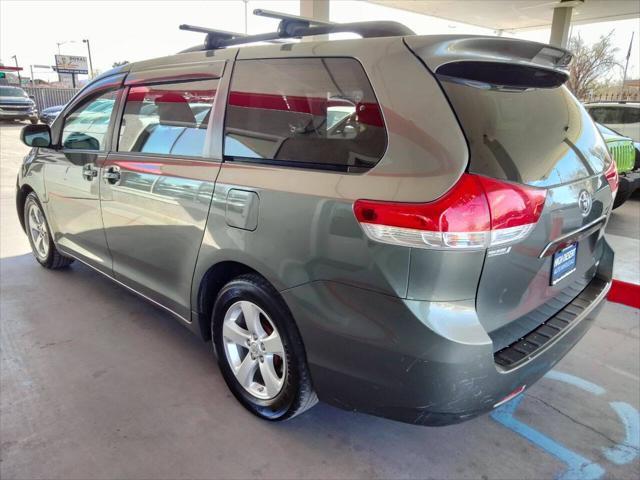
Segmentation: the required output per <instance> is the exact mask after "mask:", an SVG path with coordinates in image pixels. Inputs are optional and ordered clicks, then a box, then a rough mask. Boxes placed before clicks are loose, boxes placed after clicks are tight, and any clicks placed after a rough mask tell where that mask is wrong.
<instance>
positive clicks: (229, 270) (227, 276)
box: [196, 260, 273, 341]
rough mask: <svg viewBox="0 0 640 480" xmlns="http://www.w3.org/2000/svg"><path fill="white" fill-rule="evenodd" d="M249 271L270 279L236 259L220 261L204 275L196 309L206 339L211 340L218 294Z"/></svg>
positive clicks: (199, 287)
mask: <svg viewBox="0 0 640 480" xmlns="http://www.w3.org/2000/svg"><path fill="white" fill-rule="evenodd" d="M247 273H254V274H257V275H260V276H261V277H262V278H264V279H265V280H266V281H267V282H268V281H269V280H268V279H267V277H265V276H264V275H262V274H261V273H260V272H258V271H257V270H256V269H254V268H252V267H250V266H248V265H246V264H245V263H242V262H238V261H235V260H225V261H220V262H218V263H216V264H214V265H212V266H211V267H209V269H208V270H207V271H206V272H205V274H204V275H203V276H202V280H201V281H200V284H199V286H198V294H197V299H196V311H197V314H198V316H197V321H198V328H199V331H200V335H201V336H202V338H203V339H204V340H206V341H208V340H211V326H210V322H211V312H212V311H213V304H214V303H215V300H216V297H217V296H218V292H220V290H221V289H222V287H224V286H225V285H226V284H227V283H228V282H230V281H231V280H233V279H234V278H236V277H238V276H240V275H244V274H247ZM270 283H271V282H270ZM272 285H273V284H272Z"/></svg>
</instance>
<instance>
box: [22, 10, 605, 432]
mask: <svg viewBox="0 0 640 480" xmlns="http://www.w3.org/2000/svg"><path fill="white" fill-rule="evenodd" d="M187 27H188V26H187ZM186 29H195V28H194V27H188V28H186ZM198 31H203V32H204V33H206V34H207V36H206V42H205V45H204V46H199V47H194V48H191V49H189V50H188V51H185V52H182V53H179V54H177V55H172V56H168V57H164V58H159V59H154V60H149V61H142V62H137V63H133V64H128V65H125V66H122V67H119V68H117V69H115V70H112V71H110V72H107V73H105V74H103V75H101V76H100V77H98V78H96V79H95V80H93V81H92V82H91V83H90V84H89V85H87V86H86V87H85V88H84V89H83V90H82V91H81V92H80V93H78V94H77V95H76V97H75V98H74V99H73V100H72V101H71V102H70V103H69V104H68V105H67V106H66V107H65V109H64V111H63V112H62V113H61V114H60V115H59V116H58V118H57V119H56V121H55V122H54V123H53V125H52V126H51V127H49V126H47V125H29V126H26V127H24V130H23V132H22V139H23V141H24V142H25V143H26V144H27V145H29V146H31V147H33V148H32V149H31V151H30V152H29V154H28V155H27V156H26V157H25V159H24V164H23V165H22V167H21V169H20V172H19V175H18V181H17V196H16V201H17V209H18V214H19V217H20V221H21V222H22V225H23V227H24V230H25V232H26V234H27V236H28V238H29V241H30V243H31V247H32V249H33V254H34V256H35V258H36V260H37V261H38V262H39V263H40V264H41V265H42V266H44V267H45V268H50V269H58V268H63V267H67V266H68V265H69V264H71V263H72V262H73V261H74V260H78V261H80V262H82V263H84V264H86V265H88V266H89V267H91V268H94V269H96V270H97V271H99V272H101V273H103V274H104V275H107V276H108V277H110V278H112V279H113V280H114V281H115V282H117V283H119V284H120V285H122V286H124V287H126V288H128V289H130V290H132V291H134V292H136V293H138V294H139V295H140V296H142V297H144V298H146V299H147V300H149V301H151V302H153V303H155V304H156V305H158V306H160V307H162V308H164V309H165V310H167V311H169V312H171V313H172V314H173V315H174V316H176V317H177V318H178V319H179V321H180V322H182V323H183V324H184V325H185V326H186V327H188V328H189V329H191V330H192V331H193V332H195V333H196V334H198V335H200V336H201V337H202V338H203V339H204V340H212V344H213V349H214V352H215V354H216V357H217V361H218V363H219V365H220V369H221V371H222V373H223V376H224V379H225V381H226V383H227V384H228V386H229V388H230V390H231V391H232V392H233V394H234V395H235V396H236V397H237V399H238V400H239V401H240V402H241V403H242V404H243V405H244V406H245V407H246V408H247V409H248V410H250V411H251V412H253V413H254V414H256V415H259V416H260V417H263V418H266V419H269V420H284V419H288V418H291V417H293V416H295V415H297V414H299V413H301V412H303V411H305V410H306V409H308V408H310V407H312V406H313V405H314V404H315V403H316V402H317V400H318V399H320V400H322V401H324V402H327V403H330V404H333V405H336V406H338V407H341V408H344V409H348V410H353V411H359V412H367V413H370V414H374V415H379V416H383V417H388V418H392V419H396V420H400V421H404V422H410V423H415V424H423V425H444V424H450V423H455V422H459V421H462V420H465V419H469V418H472V417H474V416H476V415H478V414H481V413H483V412H487V411H490V410H491V409H493V408H495V407H496V406H498V405H501V404H502V403H504V402H506V401H508V400H509V399H511V398H513V397H515V396H516V395H518V394H519V393H521V392H522V391H524V390H525V389H526V388H527V387H529V386H530V385H531V384H533V383H534V382H535V381H536V380H538V379H539V378H540V377H541V376H542V375H544V373H545V372H546V371H548V370H549V369H550V368H552V367H553V366H554V364H556V363H557V362H558V361H559V360H560V359H561V358H562V357H563V356H564V355H565V354H566V353H567V352H568V351H569V350H570V349H571V348H572V347H573V345H574V344H575V343H576V342H577V341H578V340H579V339H580V338H581V337H582V335H583V334H584V333H585V332H586V330H587V329H588V328H589V326H590V325H591V324H592V322H593V319H594V317H595V316H596V314H597V312H598V309H599V307H600V306H601V305H602V304H603V301H604V299H605V297H606V294H607V292H608V290H609V287H610V284H611V273H612V264H613V252H612V250H611V248H610V247H609V246H608V244H607V242H606V240H605V238H604V228H605V226H606V224H607V220H608V218H609V213H610V211H611V205H612V201H613V197H614V196H615V192H616V188H617V176H616V170H615V165H614V163H613V162H612V160H611V158H610V157H609V155H608V153H607V149H606V147H605V144H604V142H603V140H602V138H601V136H600V134H599V133H598V131H597V130H596V128H595V126H594V124H593V122H592V121H591V119H590V117H589V115H588V114H587V112H586V111H585V109H584V108H583V107H582V106H581V105H580V103H579V102H578V101H577V100H576V99H575V98H574V96H573V95H572V94H571V93H570V92H569V91H568V90H567V88H566V87H565V86H564V85H563V84H564V83H565V81H566V80H567V65H568V63H569V61H570V59H571V55H570V54H569V53H568V52H567V51H565V50H562V49H559V48H556V47H552V46H549V45H543V44H538V43H532V42H527V41H521V40H514V39H509V38H502V37H500V38H498V37H482V36H461V35H456V36H451V35H448V36H416V35H413V34H412V32H411V31H410V30H408V29H407V28H406V27H403V26H401V25H399V24H394V23H391V22H373V23H352V24H326V23H325V24H316V23H314V22H313V21H308V20H306V19H299V18H296V17H285V16H283V17H282V21H281V24H280V28H279V30H278V32H277V33H274V34H272V35H271V36H270V35H269V34H263V35H258V36H256V37H244V36H239V35H238V36H236V35H233V34H229V33H227V32H216V31H213V30H207V29H199V30H198ZM345 31H350V32H355V33H359V34H360V35H361V36H362V37H363V38H361V39H353V40H332V41H330V40H321V41H320V40H317V41H303V42H295V41H292V40H289V41H288V42H283V41H282V40H280V41H279V42H278V43H271V44H262V45H257V46H245V47H240V46H239V45H240V44H243V43H248V42H251V41H256V40H273V39H277V38H279V39H287V38H292V37H303V36H311V35H315V34H327V33H333V32H345ZM64 274H65V275H73V269H65V273H64ZM168 381H170V379H168Z"/></svg>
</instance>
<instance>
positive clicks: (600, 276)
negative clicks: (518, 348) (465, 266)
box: [282, 244, 613, 425]
mask: <svg viewBox="0 0 640 480" xmlns="http://www.w3.org/2000/svg"><path fill="white" fill-rule="evenodd" d="M612 265H613V251H612V250H611V248H610V247H609V246H608V245H606V244H605V251H604V254H603V257H602V259H601V261H600V264H599V267H598V272H597V274H596V277H595V278H594V280H593V281H592V282H591V283H590V284H589V285H588V286H587V287H586V289H585V290H584V291H583V292H582V293H580V295H578V297H577V298H576V299H575V300H574V301H572V302H571V303H570V304H569V305H567V306H566V307H565V308H564V309H563V310H562V311H561V312H558V314H556V316H558V315H560V314H561V313H562V312H565V313H567V312H569V311H571V312H573V319H572V321H571V322H570V325H569V326H567V327H566V328H564V329H563V330H562V331H561V332H559V333H558V334H557V335H555V336H554V337H553V338H552V339H551V340H550V341H549V342H547V344H545V345H544V346H542V347H541V348H539V349H538V350H537V351H535V352H533V353H531V354H530V355H529V356H528V357H527V358H526V359H525V360H523V361H520V362H518V363H517V365H514V366H513V368H508V369H507V368H505V367H504V366H501V365H499V364H498V363H496V359H495V358H494V351H493V350H494V349H493V343H492V341H491V339H490V338H489V336H488V335H487V333H486V332H485V330H484V329H483V328H482V326H481V325H480V323H479V321H478V318H477V315H476V312H475V302H474V300H468V301H459V302H443V303H439V302H422V301H410V300H404V299H400V298H396V297H391V296H386V295H382V294H380V293H376V292H372V291H368V290H362V289H359V288H357V287H352V286H347V285H342V284H338V283H333V282H313V283H310V284H307V285H302V286H299V287H295V288H293V289H290V290H286V291H284V292H282V294H283V296H284V298H285V300H286V301H287V303H288V305H289V307H290V308H291V310H292V312H293V315H294V317H295V318H296V321H297V323H298V327H299V329H300V332H301V334H302V338H303V341H304V343H305V348H306V351H307V359H308V362H309V366H310V369H311V376H312V380H313V383H314V388H315V389H316V392H317V393H318V396H319V398H320V399H321V400H323V401H325V402H327V403H330V404H333V405H335V406H338V407H341V408H344V409H347V410H352V411H360V412H365V413H370V414H373V415H377V416H382V417H387V418H391V419H394V420H399V421H403V422H407V423H413V424H420V425H447V424H452V423H457V422H461V421H464V420H467V419H470V418H473V417H475V416H477V415H480V414H482V413H485V412H488V411H490V410H491V409H493V408H494V406H495V405H496V404H497V403H499V402H500V401H501V400H502V399H504V398H505V397H506V396H507V395H509V394H510V393H511V392H513V391H515V390H517V389H519V388H521V387H523V386H526V387H529V386H531V385H532V384H533V383H535V382H536V381H537V380H538V379H539V378H540V377H542V376H543V375H544V374H545V373H546V372H547V371H548V370H550V369H551V368H552V367H553V366H554V365H555V364H556V363H557V362H558V361H559V360H560V359H561V358H562V357H563V356H564V355H565V354H566V353H567V352H569V350H570V349H571V348H572V347H573V346H574V345H575V344H576V343H577V342H578V340H579V339H580V338H581V337H582V336H583V335H584V334H585V333H586V331H587V330H588V329H589V327H590V326H591V325H592V323H593V320H594V319H595V317H596V316H597V314H598V312H599V311H600V308H601V307H602V305H603V304H604V300H605V298H606V294H607V292H608V290H609V288H610V285H611V271H612ZM578 310H579V311H578Z"/></svg>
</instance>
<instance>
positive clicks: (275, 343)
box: [222, 300, 287, 400]
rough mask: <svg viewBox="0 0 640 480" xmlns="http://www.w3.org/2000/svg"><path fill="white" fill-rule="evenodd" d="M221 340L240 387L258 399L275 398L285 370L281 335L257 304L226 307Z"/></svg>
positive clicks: (249, 303)
mask: <svg viewBox="0 0 640 480" xmlns="http://www.w3.org/2000/svg"><path fill="white" fill-rule="evenodd" d="M222 337H223V338H222V340H223V344H224V350H225V355H226V358H227V361H228V362H229V365H230V367H231V371H232V372H233V374H234V375H235V377H236V379H237V380H238V382H239V383H240V385H242V387H243V388H244V389H245V390H246V391H247V392H248V393H250V394H251V395H253V396H254V397H256V398H259V399H261V400H270V399H272V398H274V397H276V396H277V395H278V394H279V393H280V391H281V390H282V387H283V386H284V381H285V377H286V373H287V360H286V355H285V352H284V346H283V343H282V339H281V337H280V334H279V332H278V330H277V328H276V326H275V324H274V323H273V321H272V320H271V319H270V318H269V316H268V315H267V314H266V313H265V312H264V310H262V309H261V308H260V307H259V306H258V305H256V304H255V303H253V302H250V301H247V300H241V301H238V302H236V303H234V304H233V305H231V306H230V307H229V309H228V310H227V312H226V314H225V316H224V321H223V324H222Z"/></svg>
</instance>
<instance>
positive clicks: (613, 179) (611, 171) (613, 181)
mask: <svg viewBox="0 0 640 480" xmlns="http://www.w3.org/2000/svg"><path fill="white" fill-rule="evenodd" d="M604 176H605V177H607V182H609V186H610V187H611V196H612V197H613V198H616V193H618V185H619V184H620V179H619V178H618V170H617V168H616V162H614V161H613V160H611V162H610V163H609V166H608V167H607V169H606V170H605V171H604Z"/></svg>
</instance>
